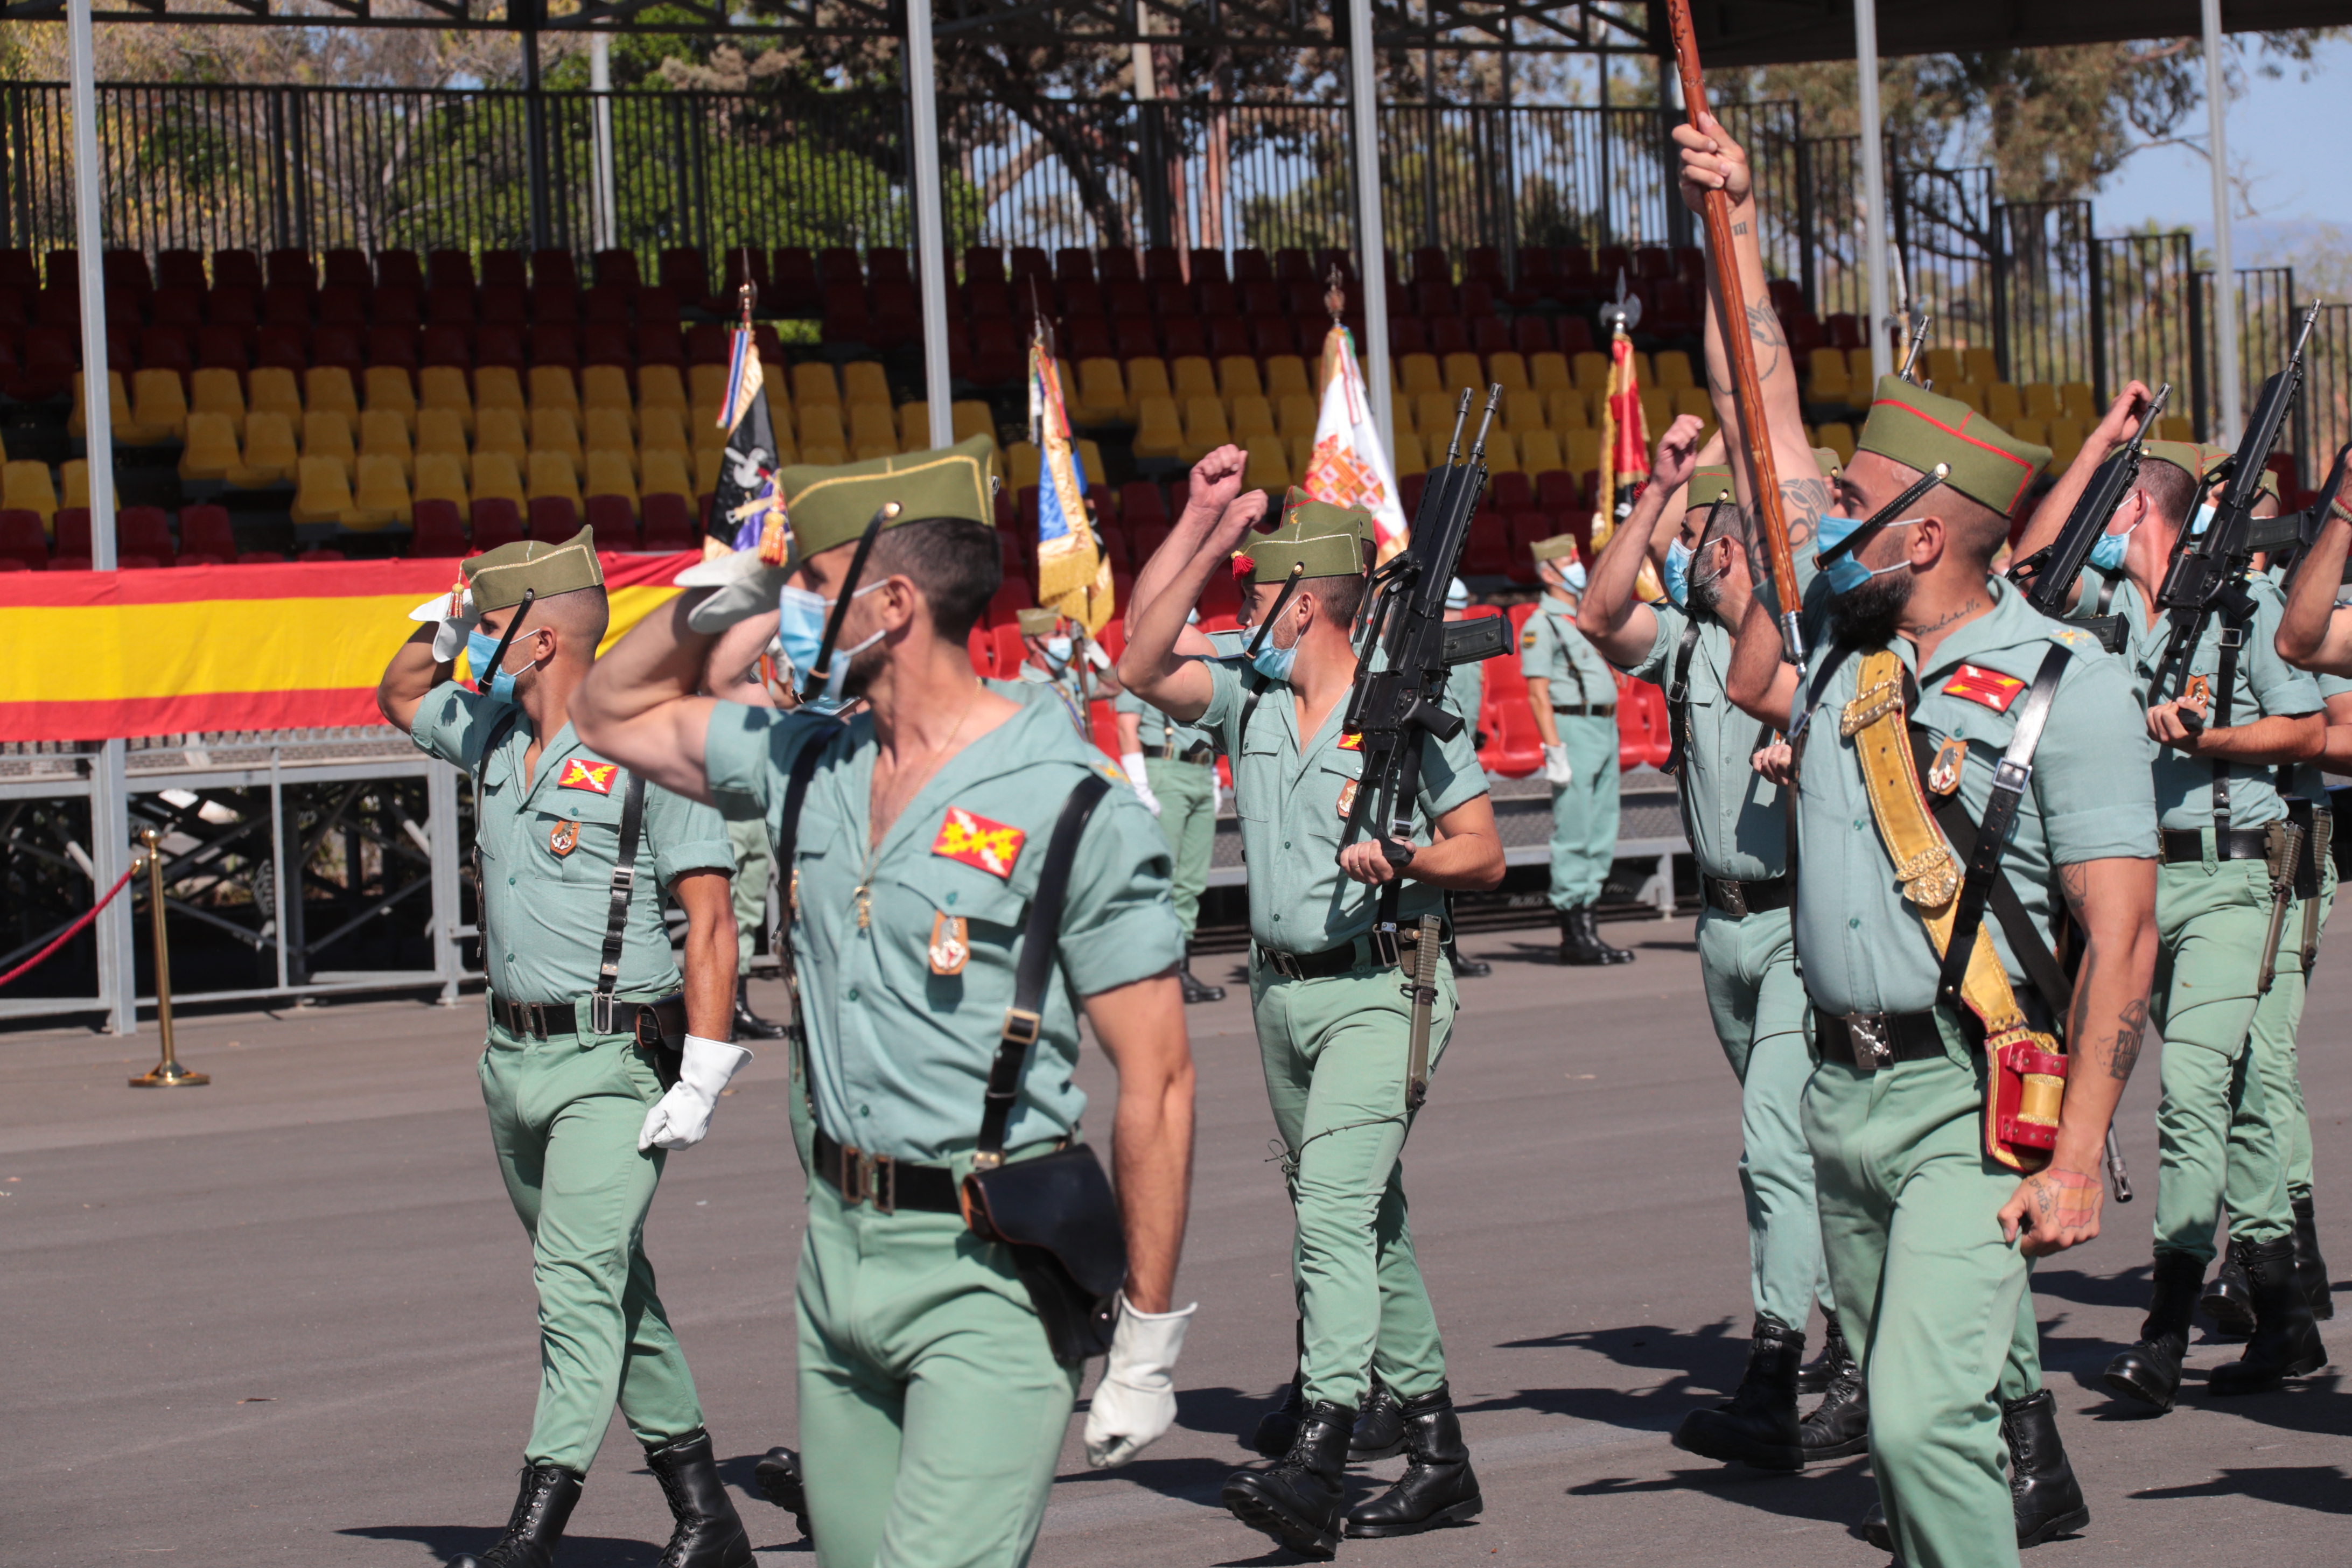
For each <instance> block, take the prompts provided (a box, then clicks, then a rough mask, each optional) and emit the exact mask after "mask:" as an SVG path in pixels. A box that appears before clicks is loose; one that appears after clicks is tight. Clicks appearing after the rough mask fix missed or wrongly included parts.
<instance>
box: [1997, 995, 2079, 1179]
mask: <svg viewBox="0 0 2352 1568" xmlns="http://www.w3.org/2000/svg"><path fill="white" fill-rule="evenodd" d="M2057 1046H2058V1042H2057V1041H2056V1040H2055V1039H2054V1038H2053V1037H2050V1036H2048V1035H2044V1034H2041V1033H2038V1032H2036V1031H2034V1030H2031V1029H2018V1030H2014V1031H2011V1033H2009V1034H2007V1035H2004V1036H2003V1037H2000V1039H1999V1040H1987V1041H1986V1042H1985V1100H1984V1106H1985V1127H1984V1133H1985V1152H1986V1153H1988V1154H1990V1155H1991V1156H1992V1157H1993V1158H1994V1159H1995V1160H1997V1161H1999V1162H2000V1163H2001V1164H2004V1165H2006V1166H2008V1167H2009V1168H2010V1169H2011V1170H2012V1171H2017V1172H2020V1173H2025V1174H2031V1173H2033V1172H2035V1171H2038V1170H2040V1169H2042V1166H2044V1165H2047V1164H2048V1163H2050V1151H2051V1150H2052V1149H2053V1148H2054V1147H2056V1145H2057V1142H2058V1109H2059V1107H2060V1105H2061V1104H2062V1103H2063V1101H2064V1100H2065V1098H2066V1058H2065V1057H2064V1056H2063V1055H2062V1054H2061V1053H2060V1052H2059V1050H2058V1049H2057Z"/></svg>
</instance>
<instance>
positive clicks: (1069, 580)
mask: <svg viewBox="0 0 2352 1568" xmlns="http://www.w3.org/2000/svg"><path fill="white" fill-rule="evenodd" d="M1029 439H1030V440H1032V441H1033V442H1034V443H1036V447H1037V454H1038V463H1037V603H1038V605H1039V606H1040V607H1041V608H1044V609H1049V610H1058V611H1060V612H1061V613H1062V614H1063V615H1064V616H1067V617H1068V618H1069V619H1071V620H1073V621H1076V622H1077V623H1078V624H1079V625H1081V626H1085V627H1086V628H1087V633H1088V634H1089V635H1093V634H1095V633H1098V632H1100V631H1101V630H1102V629H1103V627H1104V626H1108V625H1109V624H1110V617H1111V609H1112V605H1111V582H1110V557H1109V555H1108V554H1107V553H1105V552H1104V551H1103V548H1102V545H1101V543H1100V542H1098V541H1097V539H1096V537H1095V531H1094V525H1093V524H1092V523H1091V522H1089V521H1087V472H1086V466H1085V464H1084V463H1083V462H1082V461H1081V460H1080V458H1079V457H1078V452H1077V448H1076V446H1075V445H1074V444H1073V443H1072V442H1071V440H1070V416H1069V413H1068V411H1067V410H1066V409H1065V408H1064V407H1063V405H1062V378H1061V374H1060V372H1059V370H1058V369H1057V367H1056V366H1055V363H1054V353H1053V350H1052V348H1051V346H1050V345H1048V344H1047V342H1045V330H1044V328H1043V327H1040V328H1039V329H1038V331H1037V333H1036V335H1035V336H1034V337H1033V338H1032V339H1031V340H1030V343H1029Z"/></svg>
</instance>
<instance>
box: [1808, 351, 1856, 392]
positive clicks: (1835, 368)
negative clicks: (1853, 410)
mask: <svg viewBox="0 0 2352 1568" xmlns="http://www.w3.org/2000/svg"><path fill="white" fill-rule="evenodd" d="M1852 390H1853V381H1852V379H1851V378H1850V377H1849V376H1848V375H1847V374H1846V363H1845V352H1844V351H1843V349H1815V350H1814V351H1813V352H1812V355H1811V365H1810V370H1809V373H1808V374H1807V376H1806V379H1805V399H1806V401H1807V402H1809V403H1843V402H1844V401H1845V396H1846V394H1847V393H1849V392H1851V391H1852Z"/></svg>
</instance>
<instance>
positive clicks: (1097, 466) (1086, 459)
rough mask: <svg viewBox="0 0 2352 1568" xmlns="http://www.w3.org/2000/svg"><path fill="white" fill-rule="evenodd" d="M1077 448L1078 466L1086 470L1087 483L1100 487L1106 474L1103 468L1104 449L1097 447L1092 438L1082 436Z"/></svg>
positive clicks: (1077, 442)
mask: <svg viewBox="0 0 2352 1568" xmlns="http://www.w3.org/2000/svg"><path fill="white" fill-rule="evenodd" d="M1076 448H1077V454H1078V466H1079V467H1080V468H1084V469H1085V470H1086V475H1087V483H1088V484H1090V485H1098V484H1100V483H1102V482H1103V475H1104V473H1105V472H1106V470H1105V468H1103V455H1102V448H1101V447H1098V446H1097V445H1095V443H1094V441H1093V440H1092V439H1091V438H1089V437H1085V436H1081V437H1078V438H1077V441H1076Z"/></svg>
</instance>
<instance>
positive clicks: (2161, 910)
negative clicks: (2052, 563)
mask: <svg viewBox="0 0 2352 1568" xmlns="http://www.w3.org/2000/svg"><path fill="white" fill-rule="evenodd" d="M2143 452H2144V458H2145V460H2144V461H2143V462H2142V464H2141V468H2140V477H2139V483H2138V486H2137V488H2136V489H2134V490H2133V491H2132V492H2131V494H2129V495H2127V496H2126V497H2125V499H2124V501H2123V504H2122V505H2121V506H2119V507H2118V508H2117V509H2116V515H2115V517H2114V519H2113V520H2112V521H2110V523H2109V525H2108V536H2109V537H2110V538H2121V539H2123V540H2124V541H2125V544H2124V545H2123V546H2122V549H2123V555H2122V560H2121V563H2120V565H2121V571H2120V578H2121V580H2120V581H2118V582H2117V583H2116V584H2115V591H2114V593H2113V594H2112V595H2107V594H2105V592H2104V587H2103V591H2102V593H2101V595H2100V596H2101V598H2102V600H2103V601H2105V602H2106V603H2107V604H2108V605H2109V607H2110V609H2111V611H2112V613H2114V614H2116V615H2119V616H2122V617H2123V621H2124V626H2125V629H2126V634H2127V636H2128V637H2129V641H2128V643H2127V645H2126V649H2125V660H2126V666H2127V668H2129V670H2130V672H2131V676H2132V681H2133V687H2134V690H2135V692H2136V693H2137V698H2138V700H2139V702H2140V704H2141V706H2142V707H2143V708H2144V709H2145V710H2147V732H2148V733H2149V735H2151V736H2152V737H2154V738H2155V739H2157V740H2158V742H2159V745H2158V751H2157V753H2156V760H2155V764H2154V778H2155V787H2156V799H2157V805H2158V810H2159V811H2160V813H2161V814H2162V821H2161V826H2162V828H2163V858H2164V868H2163V871H2162V873H2161V876H2160V878H2159V881H2158V901H2157V918H2158V929H2159V931H2160V932H2161V934H2162V938H2163V943H2164V955H2163V960H2162V962H2161V963H2160V964H2159V965H2158V972H2157V978H2156V987H2155V991H2154V994H2152V995H2151V997H2150V999H2149V1002H2150V1012H2151V1015H2152V1016H2153V1017H2154V1019H2155V1021H2156V1023H2157V1025H2158V1027H2159V1028H2160V1029H2161V1030H2162V1031H2163V1039H2164V1056H2163V1060H2162V1064H2161V1071H2162V1075H2163V1085H2164V1098H2163V1100H2161V1102H2160V1103H2159V1104H2158V1108H2157V1145H2158V1155H2159V1159H2160V1161H2161V1165H2160V1167H2159V1175H2158V1184H2157V1196H2156V1216H2155V1218H2156V1225H2155V1231H2156V1238H2155V1240H2156V1269H2155V1283H2154V1286H2153V1289H2152V1292H2151V1298H2150V1304H2149V1308H2148V1315H2147V1321H2145V1322H2144V1323H2143V1324H2142V1325H2141V1331H2140V1340H2139V1342H2138V1343H2137V1344H2135V1345H2134V1346H2132V1348H2130V1349H2129V1350H2126V1351H2125V1352H2123V1353H2122V1354H2120V1355H2118V1356H2116V1359H2115V1360H2114V1361H2113V1362H2112V1363H2109V1365H2108V1367H2107V1371H2106V1384H2107V1386H2108V1387H2110V1388H2111V1389H2113V1390H2114V1391H2116V1393H2117V1394H2123V1395H2125V1396H2126V1397H2129V1398H2132V1399H2135V1400H2138V1401H2141V1402H2144V1403H2147V1404H2149V1405H2155V1406H2156V1407H2157V1408H2158V1410H2168V1409H2169V1408H2171V1405H2172V1402H2173V1399H2174V1397H2175V1396H2176V1395H2177V1394H2178V1393H2179V1385H2180V1371H2181V1360H2182V1357H2183V1356H2184V1355H2185V1353H2186V1352H2187V1346H2188V1334H2189V1315H2190V1313H2191V1311H2192V1310H2193V1309H2194V1307H2195V1304H2196V1301H2197V1298H2198V1295H2199V1292H2200V1286H2201V1284H2202V1282H2203V1278H2204V1272H2205V1267H2206V1265H2207V1264H2208V1263H2209V1262H2210V1261H2211V1259H2212V1257H2213V1252H2214V1246H2213V1232H2214V1226H2215V1222H2216V1221H2217V1220H2219V1219H2220V1218H2221V1216H2222V1215H2223V1214H2224V1212H2225V1208H2228V1209H2231V1210H2232V1212H2231V1215H2230V1217H2231V1248H2232V1251H2233V1252H2241V1253H2242V1254H2243V1256H2242V1258H2241V1262H2242V1266H2243V1267H2245V1268H2247V1270H2248V1272H2249V1274H2250V1275H2253V1274H2257V1273H2260V1272H2261V1271H2263V1270H2265V1269H2267V1270H2271V1271H2273V1272H2276V1273H2278V1274H2280V1275H2281V1277H2282V1278H2284V1279H2287V1280H2288V1281H2289V1285H2290V1289H2291V1283H2292V1274H2293V1268H2294V1256H2293V1254H2294V1241H2293V1232H2294V1212H2293V1210H2292V1209H2291V1208H2290V1206H2289V1205H2288V1201H2287V1193H2286V1182H2285V1174H2284V1168H2283V1166H2282V1164H2281V1163H2280V1154H2281V1150H2280V1147H2279V1140H2278V1137H2277V1134H2276V1131H2275V1127H2274V1124H2273V1121H2272V1120H2271V1108H2270V1107H2269V1105H2268V1103H2267V1099H2266V1096H2265V1092H2264V1074H2263V1072H2261V1071H2260V1070H2259V1069H2258V1068H2257V1067H2256V1065H2255V1062H2254V1059H2253V1058H2252V1055H2251V1054H2250V1053H2249V1051H2248V1048H2247V1047H2248V1039H2249V1036H2250V1032H2251V1029H2252V1024H2253V1019H2254V1013H2255V1007H2256V1005H2257V1003H2258V1002H2259V1001H2260V1000H2261V985H2260V972H2261V969H2262V967H2263V949H2264V946H2265V942H2266V938H2267V935H2268V932H2269V930H2270V927H2271V923H2272V912H2273V911H2272V904H2273V885H2274V882H2275V881H2276V879H2277V878H2278V877H2279V876H2280V875H2282V874H2284V875H2287V876H2289V877H2291V875H2292V868H2291V867H2288V866H2285V865H2284V864H2283V863H2278V864H2274V863H2273V862H2274V861H2276V860H2277V853H2276V852H2277V851H2278V850H2279V849H2280V848H2281V847H2282V846H2281V843H2280V834H2279V833H2274V832H2273V831H2272V830H2271V825H2273V824H2279V825H2282V831H2283V826H2284V823H2285V821H2286V818H2287V808H2286V804H2285V802H2284V801H2283V800H2282V799H2281V798H2280V796H2279V794H2278V791H2277V790H2276V788H2274V787H2273V772H2272V770H2273V768H2274V767H2276V766H2277V765H2278V764H2280V763H2294V762H2298V761H2301V760H2304V759H2305V758H2307V757H2311V756H2314V755H2316V754H2317V752H2318V751H2319V748H2320V746H2321V745H2322V744H2323V743H2324V740H2325V731H2326V720H2325V719H2324V718H2323V717H2322V716H2321V710H2322V708H2323V706H2324V704H2323V703H2322V702H2321V700H2320V696H2319V689H2318V688H2317V687H2316V686H2315V685H2314V684H2313V682H2312V679H2311V678H2310V677H2309V676H2307V675H2305V674H2304V673H2303V672H2302V671H2300V670H2297V669H2295V668H2293V667H2291V666H2289V665H2288V664H2287V663H2286V662H2285V661H2284V659H2282V658H2279V656H2278V653H2277V650H2276V648H2275V647H2274V646H2273V641H2274V638H2275V636H2276V633H2277V630H2278V626H2279V620H2280V616H2281V613H2282V611H2283V609H2284V604H2283V601H2282V600H2281V599H2280V597H2279V595H2278V592H2277V590H2276V588H2275V587H2274V586H2273V584H2271V583H2270V582H2269V580H2268V579H2266V578H2263V577H2261V576H2259V575H2258V576H2256V577H2254V578H2253V579H2252V581H2251V583H2250V584H2249V586H2250V592H2251V594H2252V602H2253V606H2254V607H2253V614H2252V617H2251V620H2250V622H2249V623H2248V624H2247V625H2246V626H2244V628H2243V637H2244V639H2245V640H2244V645H2243V647H2242V648H2241V649H2240V650H2239V651H2238V653H2237V656H2236V658H2234V659H2233V661H2232V662H2233V663H2234V665H2235V666H2236V668H2235V670H2234V672H2233V675H2232V677H2231V679H2230V680H2229V681H2228V682H2227V700H2228V703H2229V712H2228V715H2227V718H2228V722H2227V723H2226V724H2224V723H2222V722H2221V714H2220V713H2219V712H2218V710H2216V707H2215V704H2216V703H2217V702H2218V701H2219V700H2221V693H2222V689H2223V687H2224V682H2223V680H2222V679H2221V654H2222V645H2223V641H2224V637H2225V633H2227V628H2226V627H2225V626H2224V625H2223V623H2222V618H2221V616H2214V617H2213V618H2212V620H2211V621H2210V623H2209V624H2208V625H2207V626H2206V627H2205V628H2204V635H2203V636H2202V637H2200V640H2199V642H2198V645H2197V647H2196V648H2195V649H2194V651H2193V653H2192V654H2191V655H2190V657H2189V658H2187V659H2186V660H2184V661H2183V663H2184V664H2185V667H2186V668H2187V670H2188V672H2189V676H2191V677H2192V678H2195V679H2197V680H2198V682H2199V684H2200V688H2201V689H2202V690H2203V692H2204V696H2203V697H2201V698H2200V699H2199V700H2191V701H2190V702H2189V703H2188V704H2187V705H2186V707H2187V712H2188V717H2186V718H2184V716H2183V704H2182V703H2181V702H2179V700H2177V699H2176V697H2175V693H2176V692H2178V691H2179V690H2180V687H2179V683H2178V682H2179V674H2178V668H2179V667H2176V671H2175V673H2174V675H2173V676H2172V677H2170V678H2169V679H2168V684H2167V686H2166V687H2165V689H2163V690H2161V691H2159V690H2158V689H2156V679H2157V675H2158V670H2159V668H2160V667H2161V666H2162V665H2163V662H2164V658H2165V653H2166V648H2167V647H2168V644H2169V643H2170V641H2171V626H2170V623H2169V621H2168V620H2167V619H2166V618H2164V617H2163V616H2162V615H2161V614H2160V612H2158V610H2157V609H2156V607H2155V599H2156V592H2157V585H2158V583H2159V582H2160V581H2161V580H2162V578H2163V576H2164V574H2165V571H2166V567H2167V564H2168V561H2169V559H2170V556H2171V552H2172V545H2173V541H2174V540H2175V539H2176V538H2177V537H2178V536H2179V531H2180V530H2181V529H2182V528H2183V527H2184V526H2186V525H2188V524H2189V521H2190V516H2189V514H2190V511H2191V509H2192V508H2193V507H2194V506H2195V504H2196V498H2197V494H2198V488H2197V479H2196V475H2197V470H2198V468H2199V454H2198V451H2197V448H2196V447H2192V446H2188V445H2186V444H2183V443H2177V442H2168V441H2151V442H2148V443H2147V445H2146V446H2145V447H2144V448H2143ZM2115 549H2116V547H2115V546H2112V545H2107V546H2103V548H2102V555H2103V556H2104V558H2105V559H2106V560H2110V561H2111V560H2113V559H2114V551H2115ZM2101 558H2102V557H2101V556H2095V557H2094V559H2095V560H2099V559H2101ZM2090 586H2091V580H2090V579H2088V578H2087V577H2086V581H2085V584H2084V592H2085V594H2086V595H2087V594H2088V593H2089V591H2090ZM2223 792H2226V793H2223ZM2233 1127H2234V1129H2235V1132H2236V1135H2235V1136H2234V1137H2233V1135H2232V1133H2233ZM2231 1190H2234V1191H2235V1193H2236V1194H2237V1195H2238V1200H2239V1201H2238V1204H2237V1205H2227V1204H2225V1192H2226V1191H2231ZM2294 1305H2295V1306H2298V1307H2300V1308H2301V1310H2300V1311H2299V1312H2294V1313H2292V1314H2291V1315H2290V1316H2287V1317H2281V1315H2280V1314H2281V1311H2282V1310H2284V1307H2283V1306H2282V1305H2281V1304H2279V1303H2273V1310H2271V1311H2270V1312H2268V1313H2267V1314H2265V1316H2268V1317H2270V1318H2273V1319H2277V1320H2278V1321H2277V1322H2276V1324H2275V1331H2273V1333H2271V1334H2269V1335H2267V1336H2265V1335H2263V1334H2259V1333H2258V1334H2257V1336H2256V1338H2255V1340H2254V1341H2253V1342H2252V1343H2250V1344H2249V1345H2248V1347H2247V1352H2246V1358H2245V1359H2244V1360H2242V1361H2241V1362H2239V1363H2237V1364H2236V1365H2234V1366H2229V1367H2223V1368H2221V1369H2218V1370H2217V1371H2216V1372H2215V1373H2214V1374H2213V1376H2212V1377H2211V1378H2210V1380H2209V1381H2208V1384H2207V1387H2208V1390H2209V1391H2210V1392H2211V1393H2214V1394H2231V1393H2242V1392H2250V1391H2252V1390H2254V1389H2259V1388H2264V1387H2275V1386H2277V1384H2278V1383H2279V1381H2280V1379H2281V1378H2282V1377H2283V1376H2292V1375H2299V1374H2300V1373H2304V1372H2307V1371H2310V1370H2312V1369H2313V1367H2315V1366H2316V1365H2318V1364H2320V1363H2321V1362H2324V1361H2325V1359H2326V1358H2325V1354H2324V1351H2323V1349H2322V1347H2321V1346H2320V1344H2319V1338H2318V1331H2317V1329H2316V1327H2315V1324H2314V1323H2313V1321H2312V1320H2311V1316H2310V1312H2309V1309H2308V1307H2307V1305H2303V1304H2302V1303H2301V1302H2300V1301H2299V1300H2297V1301H2295V1302H2294ZM2315 1356H2317V1357H2318V1358H2319V1359H2318V1360H2317V1361H2314V1360H2313V1359H2312V1358H2313V1357H2315ZM2305 1363H2309V1364H2305Z"/></svg>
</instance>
